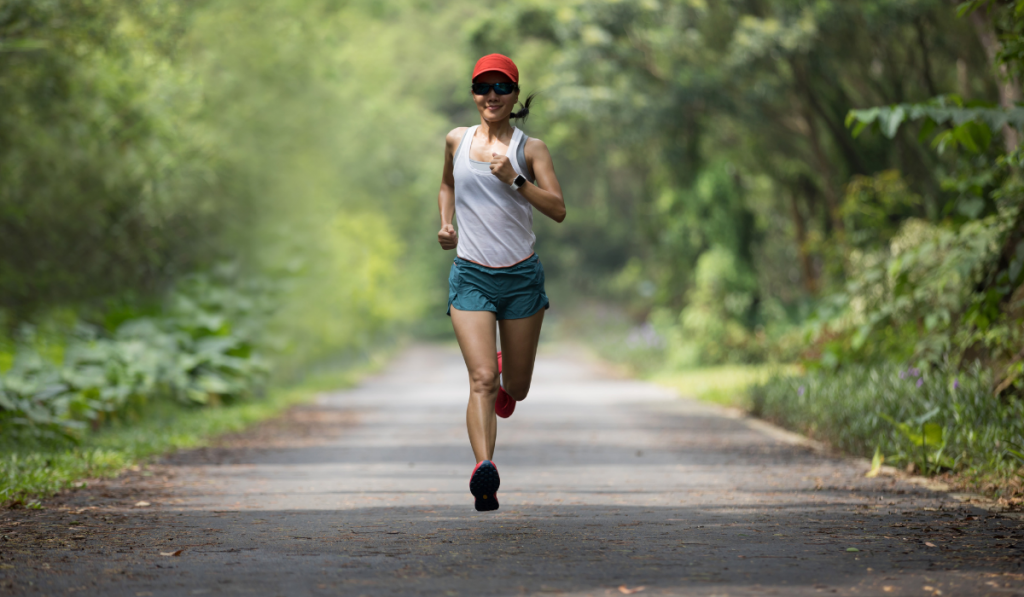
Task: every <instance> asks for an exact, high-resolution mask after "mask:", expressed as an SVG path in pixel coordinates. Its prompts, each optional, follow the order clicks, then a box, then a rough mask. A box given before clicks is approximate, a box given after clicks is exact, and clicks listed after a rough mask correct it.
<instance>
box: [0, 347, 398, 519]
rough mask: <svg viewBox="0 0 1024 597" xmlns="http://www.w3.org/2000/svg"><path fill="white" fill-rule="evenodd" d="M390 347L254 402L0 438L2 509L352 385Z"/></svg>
mask: <svg viewBox="0 0 1024 597" xmlns="http://www.w3.org/2000/svg"><path fill="white" fill-rule="evenodd" d="M390 350H391V348H388V349H385V350H383V351H382V352H380V353H377V354H373V355H371V356H370V357H369V358H368V359H365V360H363V361H361V362H359V363H357V364H351V363H350V364H348V365H343V366H341V367H340V370H338V371H335V372H332V373H326V374H321V375H317V376H315V377H310V378H307V379H306V380H305V381H304V382H303V383H302V384H300V385H296V386H292V387H288V388H276V389H271V390H270V391H268V392H267V394H266V396H265V397H263V398H262V399H259V400H252V401H240V402H235V403H229V404H221V405H206V406H202V407H201V406H199V405H188V404H183V403H181V402H178V401H175V400H173V399H163V400H159V401H155V402H151V403H150V404H149V407H148V408H147V409H146V410H145V411H144V413H143V414H142V415H141V416H140V417H139V418H137V419H135V420H131V421H129V420H118V421H113V422H110V423H109V424H108V425H107V426H105V427H103V428H102V429H100V430H99V431H94V432H87V433H86V434H85V435H83V436H82V437H80V438H78V439H77V440H73V439H67V438H63V439H61V438H54V437H46V438H36V439H29V438H26V437H24V436H22V437H20V438H18V437H14V436H7V435H5V436H3V437H2V438H0V504H4V505H6V506H8V507H16V506H27V507H40V500H42V499H45V498H47V497H50V496H53V495H54V494H56V493H58V492H60V491H62V490H65V489H68V488H74V487H81V486H83V485H84V483H85V481H83V480H84V479H89V478H102V477H114V476H116V475H117V474H119V473H120V472H121V471H123V470H125V469H126V468H128V467H130V466H133V465H135V464H136V463H138V462H140V461H143V460H145V459H147V458H151V457H154V456H158V455H160V454H165V453H168V452H173V451H175V450H181V449H186V448H194V447H198V446H201V445H204V444H207V443H208V442H209V441H210V440H211V439H212V438H214V437H216V436H218V435H222V434H224V433H231V432H236V431H241V430H243V429H245V428H246V427H248V426H250V425H252V424H254V423H258V422H260V421H263V420H266V419H269V418H272V417H274V416H276V415H278V414H280V413H281V412H283V411H284V410H286V409H287V408H289V407H290V406H293V405H295V404H299V403H302V402H306V401H308V400H310V399H312V398H313V397H314V396H315V394H316V393H317V392H319V391H325V390H328V389H332V390H333V389H338V388H343V387H347V386H351V385H352V384H354V383H355V381H356V380H358V379H359V378H360V377H361V376H362V375H363V374H365V373H367V372H368V371H370V370H372V369H375V368H377V367H379V366H380V365H381V364H382V363H383V362H384V360H385V356H386V354H385V353H386V352H389V351H390Z"/></svg>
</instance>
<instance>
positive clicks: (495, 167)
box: [491, 153, 517, 184]
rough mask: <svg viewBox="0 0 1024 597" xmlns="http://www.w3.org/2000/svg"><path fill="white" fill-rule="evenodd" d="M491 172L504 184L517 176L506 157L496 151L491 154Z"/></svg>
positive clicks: (509, 182)
mask: <svg viewBox="0 0 1024 597" xmlns="http://www.w3.org/2000/svg"><path fill="white" fill-rule="evenodd" d="M491 174H493V175H495V176H497V177H498V180H500V181H501V182H503V183H505V184H512V181H513V180H515V179H516V176H517V174H516V171H515V169H513V168H512V162H510V161H508V157H506V156H503V155H498V154H496V153H492V154H491Z"/></svg>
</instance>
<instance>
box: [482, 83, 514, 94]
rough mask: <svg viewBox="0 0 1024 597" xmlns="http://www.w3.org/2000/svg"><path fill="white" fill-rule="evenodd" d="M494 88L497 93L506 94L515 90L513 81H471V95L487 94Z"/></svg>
mask: <svg viewBox="0 0 1024 597" xmlns="http://www.w3.org/2000/svg"><path fill="white" fill-rule="evenodd" d="M492 88H493V89H494V93H497V94H498V95H508V94H510V93H512V92H513V91H515V90H516V84H515V83H473V95H487V94H488V93H490V92H491V89H492Z"/></svg>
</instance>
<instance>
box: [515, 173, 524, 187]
mask: <svg viewBox="0 0 1024 597" xmlns="http://www.w3.org/2000/svg"><path fill="white" fill-rule="evenodd" d="M524 184H526V179H525V178H523V175H522V174H520V175H519V176H517V177H516V182H515V185H516V186H517V187H521V186H523V185H524Z"/></svg>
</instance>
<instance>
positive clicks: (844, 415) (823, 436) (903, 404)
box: [750, 364, 1024, 477]
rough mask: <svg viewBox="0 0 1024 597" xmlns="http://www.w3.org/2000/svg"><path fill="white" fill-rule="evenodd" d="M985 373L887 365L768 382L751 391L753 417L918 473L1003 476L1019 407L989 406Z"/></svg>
mask: <svg viewBox="0 0 1024 597" xmlns="http://www.w3.org/2000/svg"><path fill="white" fill-rule="evenodd" d="M991 387H992V376H991V372H990V371H987V370H985V369H984V368H982V367H980V366H974V367H972V368H970V369H969V370H968V371H967V372H964V373H960V374H952V373H948V372H944V371H941V370H938V369H932V370H920V369H917V368H900V367H897V366H895V365H892V364H883V365H878V366H850V367H847V368H843V369H841V370H839V371H836V372H825V371H818V372H813V373H810V374H807V375H797V376H775V377H773V378H772V379H770V380H769V381H768V382H766V383H764V384H762V385H757V386H753V387H752V388H751V390H750V392H751V402H752V404H753V410H754V413H755V414H757V415H758V416H761V417H764V418H766V419H768V420H771V421H774V422H776V423H778V424H780V425H782V426H784V427H788V428H791V429H796V430H799V431H801V432H803V433H806V434H807V435H809V436H811V437H814V438H817V439H820V440H823V441H826V442H828V443H829V444H831V445H833V446H835V447H837V448H839V449H841V450H843V451H845V452H848V453H851V454H856V455H860V456H865V457H870V456H871V455H872V454H873V453H874V452H875V450H876V449H877V450H879V451H880V452H881V454H883V455H884V456H885V458H886V460H887V461H889V462H891V463H894V464H907V463H914V464H915V466H916V468H917V469H918V470H920V471H922V472H924V473H934V472H938V471H940V470H947V469H948V470H954V471H962V472H967V473H969V475H988V474H995V475H999V476H1003V477H1006V476H1009V475H1011V474H1012V473H1013V472H1014V471H1015V470H1016V469H1017V468H1018V466H1019V465H1018V463H1017V461H1016V460H1015V459H1013V458H1012V457H1010V456H1009V455H1008V454H1007V453H1006V447H1007V442H1013V443H1016V444H1020V443H1021V440H1022V438H1024V401H1021V400H1019V399H1015V398H1014V399H1008V400H1003V401H999V400H993V398H992V394H991Z"/></svg>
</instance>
